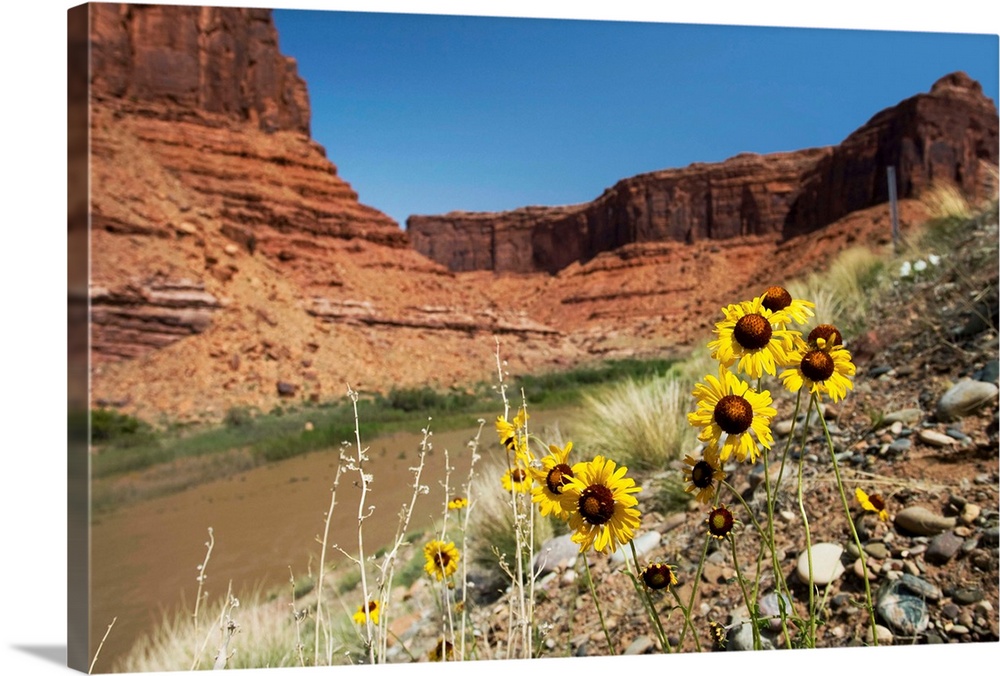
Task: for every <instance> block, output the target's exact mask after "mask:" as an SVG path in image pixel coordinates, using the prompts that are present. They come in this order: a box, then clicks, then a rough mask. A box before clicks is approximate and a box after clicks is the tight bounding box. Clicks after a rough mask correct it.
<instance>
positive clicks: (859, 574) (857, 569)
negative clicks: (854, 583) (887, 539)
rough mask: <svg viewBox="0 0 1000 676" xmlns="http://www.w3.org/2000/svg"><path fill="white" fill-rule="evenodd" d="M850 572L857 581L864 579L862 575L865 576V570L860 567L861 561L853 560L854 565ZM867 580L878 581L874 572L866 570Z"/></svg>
mask: <svg viewBox="0 0 1000 676" xmlns="http://www.w3.org/2000/svg"><path fill="white" fill-rule="evenodd" d="M851 571H852V572H853V573H854V576H855V577H856V578H858V579H861V578H863V577H864V575H865V569H864V567H863V566H862V565H861V559H855V560H854V565H853V566H852V567H851ZM868 579H869V580H876V579H878V575H876V574H875V571H873V570H871V569H869V570H868Z"/></svg>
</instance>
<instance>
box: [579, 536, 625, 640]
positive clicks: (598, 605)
mask: <svg viewBox="0 0 1000 676" xmlns="http://www.w3.org/2000/svg"><path fill="white" fill-rule="evenodd" d="M583 569H584V570H585V571H586V573H587V586H588V587H590V597H591V598H592V599H594V606H595V607H596V608H597V617H598V619H600V620H601V629H603V630H604V638H605V639H607V641H608V652H610V653H611V654H612V655H615V654H617V653H615V644H614V643H612V642H611V634H609V633H608V625H607V624H605V622H604V613H602V612H601V603H600V602H599V601H598V600H597V590H596V589H594V578H593V577H591V575H590V564H589V563H588V562H587V553H586V552H584V553H583Z"/></svg>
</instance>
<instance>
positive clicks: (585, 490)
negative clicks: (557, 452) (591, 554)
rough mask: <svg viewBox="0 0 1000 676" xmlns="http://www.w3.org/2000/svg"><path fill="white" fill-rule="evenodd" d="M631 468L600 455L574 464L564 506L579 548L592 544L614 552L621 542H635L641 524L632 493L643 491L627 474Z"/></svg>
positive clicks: (565, 486)
mask: <svg viewBox="0 0 1000 676" xmlns="http://www.w3.org/2000/svg"><path fill="white" fill-rule="evenodd" d="M626 472H628V468H626V467H625V466H624V465H623V466H621V467H616V465H615V462H614V461H613V460H609V459H607V458H605V457H604V456H601V455H598V456H597V457H595V458H594V459H593V460H591V461H590V462H578V463H577V464H575V465H573V476H572V477H570V479H569V482H568V483H566V484H563V490H562V494H561V495H562V498H561V501H562V508H563V509H564V510H565V511H566V512H568V513H569V527H570V529H571V530H573V531H574V533H573V536H572V540H573V542H576V543H577V544H579V545H580V551H581V552H583V551H586V550H587V548H588V547H590V546H593V547H594V550H595V551H598V552H611V553H613V552H614V551H615V550H616V549H618V545H624V544H626V543H628V542H631V541H632V538H633V537H635V531H636V529H637V528H638V527H639V510H638V509H636V505H637V504H639V501H638V500H636V499H635V496H634V495H632V494H633V493H638V492H639V491H641V490H642V488H641V487H639V486H636V485H635V480H634V479H631V478H627V477H626V476H625V474H626Z"/></svg>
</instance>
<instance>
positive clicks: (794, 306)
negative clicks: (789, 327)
mask: <svg viewBox="0 0 1000 676" xmlns="http://www.w3.org/2000/svg"><path fill="white" fill-rule="evenodd" d="M761 298H762V301H761V302H762V304H763V306H764V307H765V308H767V309H768V310H770V311H771V312H780V313H781V314H782V315H784V316H785V317H787V318H788V319H790V320H791V321H794V322H795V323H796V324H800V325H801V324H805V323H806V322H807V321H809V318H810V317H812V316H814V315H815V313H814V312H813V308H815V307H816V303H813V302H812V301H809V300H803V299H800V298H792V294H790V293H788V289H786V288H785V287H783V286H769V287H767V289H766V290H765V291H764V294H763V295H762V296H761ZM779 321H780V316H779Z"/></svg>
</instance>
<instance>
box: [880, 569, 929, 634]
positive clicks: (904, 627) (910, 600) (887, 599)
mask: <svg viewBox="0 0 1000 676" xmlns="http://www.w3.org/2000/svg"><path fill="white" fill-rule="evenodd" d="M907 591H908V590H907V589H906V588H905V587H904V586H903V585H902V584H901V583H900V582H899V581H894V582H890V583H889V584H887V585H885V586H883V587H882V588H881V589H880V590H879V594H878V601H877V602H876V604H875V607H876V611H877V612H878V615H879V617H881V618H882V619H883V620H884V621H885V624H886V626H887V627H889V628H890V629H892V631H893V633H894V634H895V635H897V636H906V637H913V636H918V635H919V634H921V633H922V632H923V631H925V630H926V629H927V625H928V623H929V622H930V613H929V611H928V610H927V603H926V602H925V601H924V600H923V599H922V598H920V597H919V596H912V595H911V594H909V593H907Z"/></svg>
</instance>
